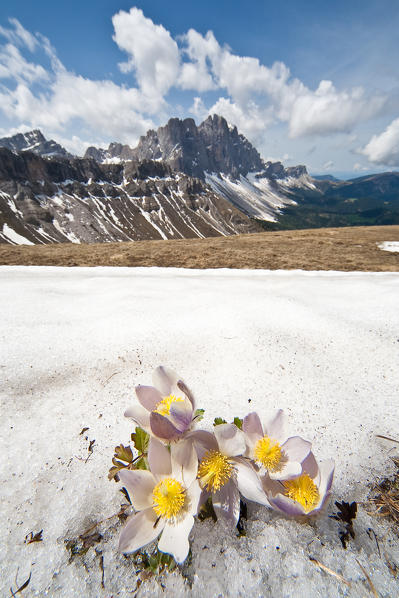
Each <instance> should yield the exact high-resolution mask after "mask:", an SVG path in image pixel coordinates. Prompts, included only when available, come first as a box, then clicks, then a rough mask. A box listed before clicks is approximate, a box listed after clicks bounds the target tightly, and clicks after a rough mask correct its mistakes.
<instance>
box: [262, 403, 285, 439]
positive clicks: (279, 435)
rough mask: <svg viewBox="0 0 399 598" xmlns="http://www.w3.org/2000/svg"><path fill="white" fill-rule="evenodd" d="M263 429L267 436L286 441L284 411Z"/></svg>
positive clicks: (279, 412) (280, 411) (277, 414)
mask: <svg viewBox="0 0 399 598" xmlns="http://www.w3.org/2000/svg"><path fill="white" fill-rule="evenodd" d="M263 429H264V430H265V431H266V434H267V436H269V437H270V438H273V439H274V440H278V441H279V442H281V441H282V440H283V439H284V411H283V410H282V409H279V410H278V411H277V413H276V414H275V415H274V417H273V418H272V419H271V420H270V421H269V422H268V423H267V425H266V426H263Z"/></svg>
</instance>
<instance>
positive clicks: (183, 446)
mask: <svg viewBox="0 0 399 598" xmlns="http://www.w3.org/2000/svg"><path fill="white" fill-rule="evenodd" d="M170 451H171V460H172V476H173V477H174V478H176V479H177V480H179V481H181V482H182V483H183V486H184V487H185V488H188V487H189V486H191V484H192V483H193V481H194V480H195V478H196V477H197V473H198V457H197V453H196V450H195V448H194V446H193V442H192V440H190V439H189V440H181V441H180V442H178V443H176V444H173V445H172V446H171V449H170Z"/></svg>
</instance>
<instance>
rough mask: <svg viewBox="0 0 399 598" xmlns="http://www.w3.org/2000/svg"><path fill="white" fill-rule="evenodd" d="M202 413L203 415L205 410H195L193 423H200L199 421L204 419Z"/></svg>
mask: <svg viewBox="0 0 399 598" xmlns="http://www.w3.org/2000/svg"><path fill="white" fill-rule="evenodd" d="M204 413H205V409H196V411H195V413H194V418H193V419H195V421H197V422H200V421H201V419H203V418H204Z"/></svg>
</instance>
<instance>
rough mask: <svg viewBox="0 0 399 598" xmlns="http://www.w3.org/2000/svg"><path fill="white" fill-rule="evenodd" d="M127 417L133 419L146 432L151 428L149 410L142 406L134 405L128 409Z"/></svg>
mask: <svg viewBox="0 0 399 598" xmlns="http://www.w3.org/2000/svg"><path fill="white" fill-rule="evenodd" d="M124 415H125V417H131V418H132V419H133V420H134V421H135V422H136V424H138V425H139V426H140V428H143V430H145V431H146V432H147V431H148V430H149V428H150V414H149V412H148V411H147V409H144V407H142V406H141V405H132V406H131V407H128V408H127V409H126V411H125V413H124Z"/></svg>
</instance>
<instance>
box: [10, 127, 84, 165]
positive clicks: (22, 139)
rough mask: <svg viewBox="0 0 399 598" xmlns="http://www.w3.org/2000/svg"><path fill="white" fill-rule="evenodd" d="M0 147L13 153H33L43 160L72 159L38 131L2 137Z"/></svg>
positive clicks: (60, 147) (65, 151)
mask: <svg viewBox="0 0 399 598" xmlns="http://www.w3.org/2000/svg"><path fill="white" fill-rule="evenodd" d="M0 147H6V148H7V149H9V150H11V151H13V152H28V151H29V152H34V153H35V154H38V155H39V156H42V157H43V158H55V157H57V158H72V157H73V156H72V154H70V153H69V152H67V150H66V149H65V148H64V147H62V145H60V144H59V143H57V142H56V141H54V140H53V139H50V140H48V139H46V138H45V137H44V135H43V133H42V132H41V131H39V129H34V130H33V131H28V132H27V133H17V134H16V135H13V136H12V137H2V138H1V139H0Z"/></svg>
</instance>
